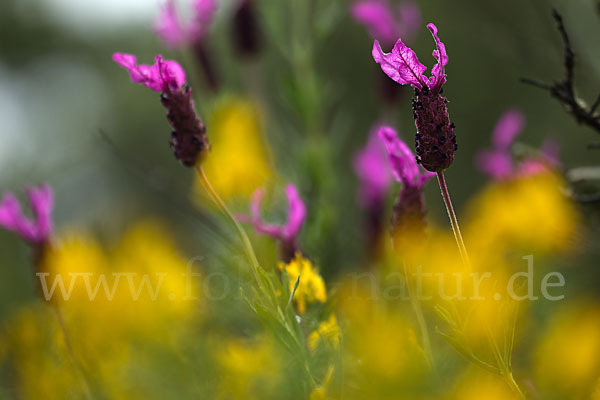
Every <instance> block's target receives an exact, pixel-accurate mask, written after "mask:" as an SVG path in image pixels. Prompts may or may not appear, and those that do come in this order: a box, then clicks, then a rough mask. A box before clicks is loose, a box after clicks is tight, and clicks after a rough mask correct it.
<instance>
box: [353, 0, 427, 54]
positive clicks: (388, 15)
mask: <svg viewBox="0 0 600 400" xmlns="http://www.w3.org/2000/svg"><path fill="white" fill-rule="evenodd" d="M397 7H398V8H397V9H395V10H394V8H393V6H392V5H391V4H390V2H389V1H388V0H363V1H358V2H356V3H354V4H353V5H352V8H351V10H350V12H351V14H352V17H353V18H354V19H355V20H356V21H357V22H358V23H360V24H362V25H364V26H365V27H366V28H367V30H368V31H369V34H370V35H371V37H372V38H373V39H375V40H379V41H381V42H382V43H384V44H385V45H387V46H392V45H393V44H394V41H396V39H398V38H399V37H401V38H404V40H405V41H406V42H407V43H411V42H412V41H413V40H414V38H415V36H416V34H417V30H418V29H419V26H420V25H421V12H420V11H419V6H418V5H417V4H416V3H414V2H413V1H410V0H408V1H403V2H401V3H400V4H398V6H397Z"/></svg>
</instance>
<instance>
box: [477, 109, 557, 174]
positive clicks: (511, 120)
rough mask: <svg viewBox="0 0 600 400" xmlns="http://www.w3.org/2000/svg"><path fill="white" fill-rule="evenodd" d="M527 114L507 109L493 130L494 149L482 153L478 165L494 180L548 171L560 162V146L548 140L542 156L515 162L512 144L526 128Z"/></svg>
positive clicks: (541, 153)
mask: <svg viewBox="0 0 600 400" xmlns="http://www.w3.org/2000/svg"><path fill="white" fill-rule="evenodd" d="M524 126H525V116H524V115H523V113H522V112H520V111H519V110H516V109H510V110H508V111H506V112H505V113H504V114H503V115H502V116H501V117H500V119H499V120H498V122H497V123H496V127H495V128H494V131H493V132H492V149H491V150H483V151H481V152H479V154H478V155H477V158H476V165H477V167H478V168H479V169H480V170H481V171H483V172H484V173H486V174H488V175H489V176H491V177H492V178H494V179H508V178H514V177H517V176H529V175H535V174H538V173H542V172H547V171H548V169H549V168H551V167H554V166H556V165H557V164H558V150H559V149H558V146H557V145H556V143H554V142H552V141H546V142H545V143H544V145H543V146H542V151H541V152H540V156H539V157H535V158H534V157H527V158H525V159H524V160H522V161H521V162H520V163H518V164H517V165H515V162H514V161H513V156H512V154H511V152H510V146H511V145H512V144H513V142H514V141H515V139H516V137H517V136H518V135H519V134H520V133H521V132H522V131H523V127H524Z"/></svg>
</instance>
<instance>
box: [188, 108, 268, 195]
mask: <svg viewBox="0 0 600 400" xmlns="http://www.w3.org/2000/svg"><path fill="white" fill-rule="evenodd" d="M207 126H208V129H209V137H210V141H211V151H210V153H209V154H208V156H207V157H206V158H205V159H204V160H203V161H202V166H203V168H204V172H205V173H206V175H207V177H208V179H209V180H210V182H211V183H212V185H213V187H214V188H215V190H216V191H217V193H219V195H220V196H221V197H222V198H223V199H224V200H225V201H227V200H229V199H232V198H234V197H241V198H243V199H248V198H249V197H250V195H251V194H252V193H253V192H254V190H256V189H257V188H259V187H262V186H264V185H265V184H266V183H268V181H269V180H270V179H271V177H272V176H273V170H272V167H271V163H270V160H269V150H268V148H267V144H266V143H265V140H264V138H263V127H262V121H261V118H260V116H259V113H258V110H257V108H256V107H255V106H254V105H253V104H252V103H250V102H248V101H246V100H243V99H230V100H226V101H224V102H223V103H222V104H220V105H219V106H218V107H217V109H216V110H215V112H214V114H213V115H212V117H211V118H210V119H209V123H208V125H207ZM201 189H202V188H201V185H200V182H198V181H197V182H196V190H197V191H198V192H199V193H202V192H201Z"/></svg>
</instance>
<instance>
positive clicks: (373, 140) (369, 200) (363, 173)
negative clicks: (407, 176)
mask: <svg viewBox="0 0 600 400" xmlns="http://www.w3.org/2000/svg"><path fill="white" fill-rule="evenodd" d="M378 131H379V127H377V128H375V129H373V130H372V131H371V134H370V136H369V141H368V143H367V145H366V147H365V148H364V149H362V150H361V151H360V152H359V153H357V154H356V156H355V157H354V171H355V172H356V175H357V176H358V178H359V180H360V187H359V192H358V195H359V201H360V202H361V204H362V205H363V206H365V207H368V206H370V205H372V204H377V203H379V202H380V201H381V200H382V199H383V198H384V197H385V194H386V192H387V190H388V187H389V186H390V184H391V182H392V178H393V176H392V170H391V168H390V162H389V160H388V155H387V150H386V148H385V145H384V144H383V143H382V141H381V140H380V139H379V137H378V136H377V134H378Z"/></svg>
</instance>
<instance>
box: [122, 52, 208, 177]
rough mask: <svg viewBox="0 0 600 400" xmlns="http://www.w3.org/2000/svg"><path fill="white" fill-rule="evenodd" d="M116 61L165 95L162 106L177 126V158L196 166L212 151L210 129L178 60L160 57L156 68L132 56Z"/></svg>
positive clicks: (135, 78) (174, 142) (173, 136)
mask: <svg viewBox="0 0 600 400" xmlns="http://www.w3.org/2000/svg"><path fill="white" fill-rule="evenodd" d="M113 60H114V61H115V62H117V63H118V64H119V65H121V66H122V67H124V68H125V69H127V70H128V71H129V75H130V77H131V81H132V82H135V83H141V84H143V85H145V86H146V87H148V88H150V89H152V90H154V91H155V92H161V103H162V105H163V106H164V107H165V108H166V109H167V119H168V120H169V123H170V124H171V126H172V127H173V131H172V132H171V142H170V144H171V147H173V149H174V154H175V158H177V159H178V160H179V161H180V162H181V163H182V164H183V165H185V166H187V167H193V166H194V165H196V162H197V161H198V160H199V159H200V158H201V156H202V155H204V154H206V152H207V151H208V149H209V144H208V138H207V137H206V128H205V126H204V124H203V123H202V121H201V120H200V118H199V117H198V115H197V114H196V111H195V110H194V100H193V99H192V91H191V89H190V88H189V87H188V86H186V85H185V72H184V70H183V68H181V66H180V65H179V64H178V63H177V62H176V61H165V60H163V58H162V56H160V55H157V56H156V58H155V63H154V64H153V65H138V64H137V58H136V56H134V55H132V54H124V53H114V54H113Z"/></svg>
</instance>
